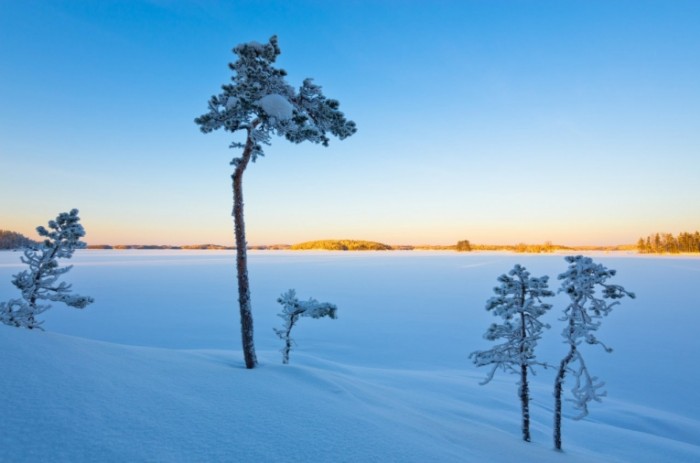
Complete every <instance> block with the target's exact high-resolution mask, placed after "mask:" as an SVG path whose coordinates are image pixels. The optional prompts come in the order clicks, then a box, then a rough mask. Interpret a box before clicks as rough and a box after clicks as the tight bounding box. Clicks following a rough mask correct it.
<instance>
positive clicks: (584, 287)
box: [554, 256, 635, 450]
mask: <svg viewBox="0 0 700 463" xmlns="http://www.w3.org/2000/svg"><path fill="white" fill-rule="evenodd" d="M566 261H567V262H568V263H569V268H568V269H567V271H566V272H564V273H562V274H560V275H559V277H558V278H559V280H562V282H561V287H560V289H559V292H561V293H565V294H566V295H567V296H568V297H569V300H570V302H569V305H568V306H567V307H566V309H564V316H563V317H562V318H561V320H562V321H564V322H566V327H565V328H564V330H563V331H562V336H563V337H564V339H565V342H566V343H567V344H568V345H569V351H568V353H567V355H566V357H564V358H563V359H562V361H561V364H560V366H559V371H558V373H557V377H556V380H555V383H554V397H555V407H554V447H555V448H556V449H559V450H560V449H561V413H562V401H561V397H562V390H563V384H564V378H565V376H566V374H567V373H569V374H571V375H572V376H573V377H574V380H575V384H574V387H573V388H572V391H571V392H572V395H573V399H569V400H570V401H571V402H573V405H574V408H575V409H576V410H578V411H579V414H578V416H576V417H575V418H574V419H581V418H583V417H585V416H586V415H588V403H589V402H591V401H593V400H595V401H597V402H600V400H601V399H602V398H603V397H604V396H605V392H604V391H601V388H602V387H603V386H604V385H605V383H603V382H602V381H599V380H598V378H597V377H595V376H592V375H591V374H590V372H589V370H588V366H587V365H586V362H585V361H584V358H583V356H582V355H581V351H580V345H581V343H582V342H585V343H586V344H599V345H600V346H601V347H602V348H603V349H604V350H605V351H606V352H612V349H610V348H609V347H607V346H606V345H605V344H603V343H602V342H601V341H600V340H598V338H597V337H596V336H595V331H597V330H598V328H599V327H600V324H601V321H600V320H601V319H602V318H603V317H605V316H607V315H609V314H610V312H611V311H612V308H613V307H614V306H616V305H618V304H619V303H620V301H619V299H621V298H623V297H625V296H628V297H630V298H634V297H635V295H634V293H631V292H629V291H627V290H626V289H625V288H623V287H622V286H619V285H612V284H609V283H607V281H608V279H609V278H611V277H613V276H615V273H616V272H615V270H610V269H608V268H606V267H605V266H603V265H601V264H596V263H594V262H593V260H592V259H591V258H590V257H584V256H567V257H566ZM598 290H600V293H601V295H602V296H599V295H598V294H597V291H598Z"/></svg>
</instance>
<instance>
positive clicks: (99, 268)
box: [0, 251, 700, 462]
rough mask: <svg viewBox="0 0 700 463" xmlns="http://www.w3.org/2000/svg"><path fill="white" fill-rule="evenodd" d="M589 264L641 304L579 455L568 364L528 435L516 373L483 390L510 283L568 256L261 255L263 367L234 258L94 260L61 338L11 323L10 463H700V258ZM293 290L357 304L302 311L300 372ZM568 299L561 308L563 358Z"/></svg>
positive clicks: (553, 319)
mask: <svg viewBox="0 0 700 463" xmlns="http://www.w3.org/2000/svg"><path fill="white" fill-rule="evenodd" d="M590 255H592V256H593V257H594V258H595V259H596V260H597V261H599V262H601V263H603V264H605V265H607V266H609V267H610V268H614V269H616V270H617V271H618V275H617V277H616V279H615V281H614V282H615V283H618V284H622V285H624V286H625V287H626V288H627V289H629V290H631V291H634V292H635V293H636V294H637V299H636V300H623V302H622V305H621V306H619V307H616V308H615V309H614V311H613V313H612V314H611V315H610V317H608V318H606V319H605V320H604V321H603V327H602V328H601V330H600V332H599V337H600V339H601V340H603V341H604V342H606V344H608V345H610V346H611V347H613V348H614V350H615V351H614V352H613V353H612V354H606V353H604V352H603V351H602V349H599V348H598V349H596V348H589V349H587V350H586V358H587V360H588V365H589V367H590V369H591V370H592V371H593V372H594V373H595V374H597V375H598V376H600V377H601V379H603V380H604V381H606V383H607V385H606V389H607V391H608V397H606V398H605V399H604V401H603V403H601V404H598V403H595V404H593V405H592V406H591V407H590V408H591V414H590V415H589V417H587V418H586V419H584V420H582V421H572V420H571V419H565V421H564V424H563V445H564V449H565V451H564V453H557V452H555V451H553V450H552V439H551V428H552V426H551V423H552V413H551V412H552V407H553V397H552V386H553V372H552V371H539V372H538V374H537V376H535V377H534V378H532V379H533V383H532V398H533V402H532V407H531V413H532V437H533V442H532V443H530V444H526V443H524V442H522V441H521V440H520V428H519V402H518V397H517V387H516V385H515V382H516V380H517V378H516V376H515V375H505V374H497V376H496V379H495V380H494V381H493V382H492V383H490V384H488V385H486V386H479V384H478V383H479V381H480V380H481V379H483V377H484V374H485V373H486V371H485V369H482V370H480V369H477V368H475V367H474V366H473V365H472V364H471V362H470V361H469V358H468V355H469V353H470V352H471V351H473V350H476V349H484V348H488V347H489V346H490V343H489V342H487V341H485V340H484V339H483V338H482V334H483V332H484V331H485V330H486V328H487V326H488V324H489V323H491V322H492V321H494V320H495V319H494V318H493V317H492V316H491V315H490V314H488V313H487V312H486V311H485V310H484V304H485V301H486V299H488V298H489V297H490V296H491V295H492V288H493V287H494V286H496V284H497V282H496V278H497V277H498V275H500V274H501V273H504V272H507V271H508V270H510V269H511V268H512V267H513V265H514V264H515V263H520V264H522V265H524V266H526V267H527V268H528V270H529V271H530V272H531V273H532V275H533V276H540V275H543V274H548V275H550V277H551V280H550V281H551V286H552V287H554V288H555V289H556V287H557V284H558V283H557V281H556V275H557V274H559V273H560V272H562V271H564V269H565V268H566V263H565V262H564V259H563V254H562V255H546V256H534V255H514V254H506V253H465V254H456V253H447V252H446V253H427V252H368V253H342V252H340V253H333V252H318V253H316V252H273V251H262V252H252V253H250V255H249V260H250V277H251V285H252V297H253V310H254V316H255V322H256V325H255V330H256V335H255V338H256V345H257V348H258V357H259V360H260V363H261V365H260V367H259V368H258V369H255V370H252V371H250V370H246V369H244V368H243V361H242V355H241V353H240V334H239V327H238V316H237V307H236V289H235V273H234V272H235V270H234V265H233V262H234V261H233V254H232V253H231V252H219V251H81V252H78V253H76V255H75V257H74V258H73V259H72V260H71V263H73V264H75V268H74V269H73V270H72V271H71V272H69V273H68V274H67V275H66V277H65V279H66V280H67V281H69V282H71V283H73V284H74V287H75V290H76V291H77V292H79V293H81V294H86V295H90V296H93V297H94V298H95V300H96V302H95V303H94V304H93V305H91V306H89V307H88V308H86V309H85V310H76V309H70V308H67V307H65V306H61V305H59V304H56V305H55V307H53V308H52V309H51V310H49V311H48V312H46V313H45V314H43V317H44V319H45V320H46V322H45V325H44V326H45V328H46V332H36V331H29V330H20V329H16V328H11V327H7V326H4V325H3V326H0V350H1V352H2V354H1V355H0V370H1V371H2V374H1V375H0V391H1V393H2V399H1V400H0V417H2V419H1V420H0V461H8V462H10V461H11V462H22V461H70V462H75V461H243V462H248V461H250V462H267V461H271V462H274V461H279V462H296V461H298V462H302V461H303V462H315V461H329V462H342V461H347V462H371V461H381V462H391V461H396V462H411V461H415V462H427V461H446V462H450V461H455V462H457V461H461V462H464V461H489V462H510V461H516V460H517V461H533V462H534V461H537V462H555V461H556V462H562V461H566V462H590V461H606V462H607V461H629V462H645V461H647V462H658V461H680V462H691V461H700V400H698V392H697V390H698V386H699V385H700V372H699V371H698V369H697V367H696V364H697V359H698V358H700V336H697V327H698V326H700V299H698V297H697V289H698V281H700V259H699V258H693V257H640V256H635V255H625V254H590ZM19 257H20V254H19V253H13V252H0V300H7V299H9V298H11V297H18V294H17V291H16V290H15V288H14V287H12V285H11V284H10V278H11V275H12V274H13V273H17V272H18V271H20V270H22V269H23V265H22V264H21V263H20V262H19ZM289 288H295V289H296V290H297V294H298V296H299V298H300V299H307V298H308V297H314V298H316V299H318V300H319V301H329V302H332V303H335V304H336V305H337V306H338V308H339V309H338V319H337V320H330V319H319V320H314V319H302V320H300V321H299V323H298V325H297V326H295V328H294V331H293V333H292V337H293V338H295V339H296V341H297V343H298V345H297V346H296V348H295V350H293V351H292V353H291V363H290V365H286V366H285V365H282V364H281V354H280V352H279V349H280V348H281V347H282V346H281V341H280V339H279V338H277V336H276V335H275V333H274V332H273V327H278V326H281V324H282V320H281V319H280V318H279V317H277V316H276V314H277V313H278V312H279V311H280V309H281V307H280V306H279V305H278V304H277V303H276V302H275V301H276V298H277V297H278V296H279V295H280V294H281V293H282V292H284V291H286V290H287V289H289ZM565 303H566V301H565V299H564V298H563V297H562V296H558V297H557V298H555V300H554V304H555V307H554V309H553V310H552V311H551V312H550V314H548V315H547V316H546V317H545V321H546V322H548V323H550V324H552V325H553V328H552V329H551V330H549V331H548V332H546V333H545V337H544V339H543V341H542V342H541V343H540V346H539V357H540V358H541V359H542V360H546V361H549V362H551V363H556V362H557V361H558V360H559V359H560V357H561V356H562V355H563V353H564V352H565V346H564V345H563V344H562V342H561V337H560V334H559V333H560V331H561V328H562V327H561V325H560V323H559V322H558V321H557V318H558V316H559V313H560V311H561V310H562V309H563V308H564V306H565ZM586 347H589V346H584V349H585V348H586ZM565 413H566V414H568V416H571V415H572V414H573V412H572V410H567V409H565Z"/></svg>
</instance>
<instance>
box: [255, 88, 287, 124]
mask: <svg viewBox="0 0 700 463" xmlns="http://www.w3.org/2000/svg"><path fill="white" fill-rule="evenodd" d="M259 103H260V106H261V107H262V109H263V111H265V114H267V115H268V116H269V117H274V118H275V119H277V120H278V121H287V120H289V119H291V118H292V116H293V115H294V106H292V104H291V103H290V102H289V100H287V99H286V98H285V97H283V96H282V95H277V94H276V93H273V94H272V95H265V96H264V97H262V98H261V99H260V101H259Z"/></svg>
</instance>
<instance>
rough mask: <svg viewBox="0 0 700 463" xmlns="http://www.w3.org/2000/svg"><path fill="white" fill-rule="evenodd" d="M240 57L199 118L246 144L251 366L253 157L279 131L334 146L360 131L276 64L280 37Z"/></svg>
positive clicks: (252, 358)
mask: <svg viewBox="0 0 700 463" xmlns="http://www.w3.org/2000/svg"><path fill="white" fill-rule="evenodd" d="M233 53H234V54H235V55H236V56H237V57H238V58H237V59H236V61H234V62H233V63H230V64H229V68H230V69H231V71H233V76H232V77H231V81H232V82H231V83H230V84H225V85H223V86H222V87H221V88H222V91H221V93H219V94H217V95H214V96H212V97H211V99H210V100H209V110H208V111H207V112H206V113H205V114H203V115H202V116H200V117H198V118H196V119H195V123H197V124H198V125H199V127H200V129H201V131H202V132H204V133H208V132H212V131H214V130H217V129H224V130H226V131H227V132H231V133H236V132H239V131H241V132H243V133H244V134H245V143H238V142H233V143H231V145H230V147H231V148H237V149H242V150H243V151H242V153H241V155H240V156H239V157H236V158H234V159H233V160H232V161H231V165H233V166H234V171H233V174H232V175H231V178H232V181H233V212H232V215H233V218H234V229H235V238H236V269H237V274H238V303H239V308H240V314H241V336H242V342H243V355H244V359H245V364H246V367H247V368H254V367H255V365H256V364H257V358H256V355H255V346H254V342H253V315H252V309H251V301H250V286H249V283H248V261H247V259H248V258H247V253H246V246H247V241H246V235H245V222H244V216H243V173H244V172H245V169H246V167H247V166H248V163H249V162H250V161H253V162H255V160H256V159H257V157H258V156H262V155H263V148H262V145H269V144H270V140H271V136H272V135H273V134H275V135H280V136H284V137H285V138H286V139H287V140H289V141H291V142H294V143H301V142H303V141H310V142H312V143H321V144H322V145H323V146H328V142H329V138H328V135H327V134H328V133H330V134H332V135H334V136H336V137H338V138H340V139H341V140H342V139H344V138H346V137H349V136H350V135H352V134H354V133H355V132H356V127H355V123H354V122H352V121H349V120H347V119H346V118H345V115H344V114H343V113H342V112H340V111H339V109H338V108H339V106H340V103H338V101H337V100H332V99H328V98H326V97H325V96H324V95H323V92H322V91H321V87H319V86H318V85H315V84H314V83H313V81H312V80H311V79H306V80H304V82H303V83H302V85H301V87H300V88H299V90H298V91H297V90H295V89H294V88H293V87H291V86H290V85H289V84H288V83H287V81H286V80H285V77H286V75H287V73H286V71H285V70H284V69H279V68H276V67H274V66H273V64H274V62H275V60H276V59H277V56H279V54H280V48H279V46H278V45H277V37H276V36H272V37H271V38H270V40H269V41H268V43H266V44H260V43H258V42H249V43H244V44H241V45H238V46H237V47H235V48H234V49H233Z"/></svg>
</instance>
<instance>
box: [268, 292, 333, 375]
mask: <svg viewBox="0 0 700 463" xmlns="http://www.w3.org/2000/svg"><path fill="white" fill-rule="evenodd" d="M277 302H279V303H280V304H282V312H281V313H279V314H277V316H278V317H280V318H282V319H283V320H284V326H283V327H282V329H279V328H273V329H274V330H275V333H277V336H279V337H280V339H281V340H283V341H284V347H283V348H282V363H284V364H287V363H289V352H290V351H291V350H292V344H293V343H294V340H293V339H292V338H291V332H292V328H293V327H294V324H295V323H296V322H297V320H299V317H311V318H323V317H330V318H338V315H337V312H338V308H337V307H336V306H335V305H334V304H331V303H329V302H318V301H317V300H316V299H313V298H310V299H309V300H308V301H300V300H299V299H297V297H296V291H294V290H293V289H290V290H289V291H287V292H286V293H284V294H282V295H281V296H280V297H279V298H278V299H277Z"/></svg>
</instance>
